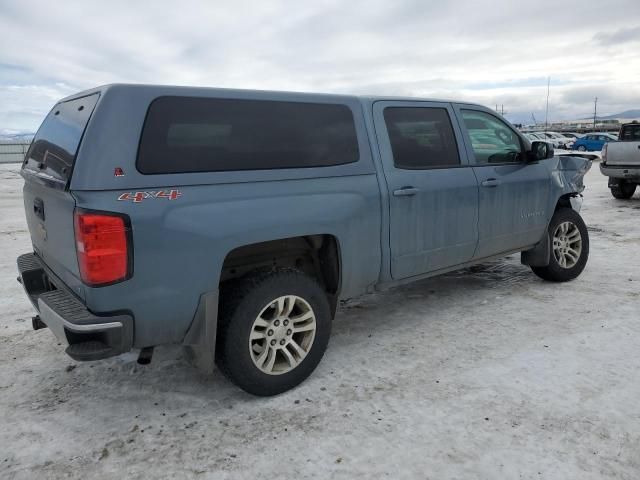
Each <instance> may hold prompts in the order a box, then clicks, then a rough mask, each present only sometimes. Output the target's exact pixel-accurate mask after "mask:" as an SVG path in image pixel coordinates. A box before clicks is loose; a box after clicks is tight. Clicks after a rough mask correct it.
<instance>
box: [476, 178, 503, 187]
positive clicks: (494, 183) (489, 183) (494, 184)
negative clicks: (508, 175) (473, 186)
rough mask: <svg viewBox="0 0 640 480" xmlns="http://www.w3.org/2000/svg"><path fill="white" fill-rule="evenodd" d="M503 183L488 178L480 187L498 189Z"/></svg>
mask: <svg viewBox="0 0 640 480" xmlns="http://www.w3.org/2000/svg"><path fill="white" fill-rule="evenodd" d="M501 183H502V182H501V181H500V180H498V179H497V178H488V179H487V180H485V181H484V182H482V183H481V184H480V185H482V186H483V187H497V186H498V185H500V184H501Z"/></svg>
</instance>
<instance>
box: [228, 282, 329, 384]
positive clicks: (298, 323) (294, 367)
mask: <svg viewBox="0 0 640 480" xmlns="http://www.w3.org/2000/svg"><path fill="white" fill-rule="evenodd" d="M220 314H221V318H220V320H221V323H220V331H219V335H218V345H217V348H216V355H217V362H218V366H219V367H220V369H221V370H222V371H223V372H224V373H225V374H226V375H227V377H228V378H229V379H230V380H231V381H232V382H233V383H235V384H236V385H238V386H239V387H240V388H242V389H243V390H245V391H247V392H249V393H252V394H254V395H261V396H269V395H277V394H279V393H282V392H284V391H286V390H289V389H291V388H293V387H295V386H296V385H298V384H299V383H301V382H302V381H303V380H304V379H306V378H307V377H308V376H309V375H310V374H311V372H313V370H314V369H315V368H316V366H317V365H318V363H319V362H320V360H321V359H322V356H323V354H324V352H325V350H326V348H327V343H328V341H329V334H330V331H331V309H330V307H329V301H328V298H327V295H326V293H325V291H324V290H323V289H322V287H321V286H320V285H319V284H318V282H316V281H315V280H314V279H313V278H311V277H309V276H307V275H305V274H304V273H302V272H299V271H297V270H277V271H272V272H267V273H258V274H255V275H252V276H250V277H248V278H246V279H243V280H242V281H240V282H238V283H236V284H235V285H233V286H229V287H228V288H225V289H223V292H222V298H221V311H220Z"/></svg>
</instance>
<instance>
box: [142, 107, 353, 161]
mask: <svg viewBox="0 0 640 480" xmlns="http://www.w3.org/2000/svg"><path fill="white" fill-rule="evenodd" d="M358 159H359V152H358V140H357V135H356V128H355V123H354V118H353V114H352V112H351V109H350V108H349V107H347V106H346V105H339V104H324V103H298V102H279V101H264V100H236V99H221V98H195V97H160V98H158V99H156V100H154V101H153V103H152V104H151V106H150V107H149V111H148V113H147V118H146V120H145V124H144V128H143V131H142V136H141V139H140V148H139V150H138V159H137V168H138V170H139V171H140V172H141V173H144V174H162V173H184V172H221V171H235V170H264V169H281V168H308V167H328V166H334V165H343V164H347V163H353V162H356V161H358Z"/></svg>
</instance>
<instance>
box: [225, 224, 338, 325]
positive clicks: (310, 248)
mask: <svg viewBox="0 0 640 480" xmlns="http://www.w3.org/2000/svg"><path fill="white" fill-rule="evenodd" d="M342 265H343V260H342V252H341V249H340V242H339V240H338V238H337V237H336V236H335V235H332V234H314V235H301V236H295V237H287V238H281V239H273V240H267V241H263V242H257V243H252V244H247V245H242V246H239V247H236V248H234V249H233V250H231V251H229V252H228V253H227V255H226V256H225V258H224V261H223V264H222V270H221V272H220V286H222V285H223V284H225V283H228V282H232V281H235V280H239V279H241V278H243V277H246V276H248V275H251V274H254V273H256V272H260V271H266V270H275V269H281V268H293V269H296V270H299V271H301V272H303V273H305V274H307V275H309V276H310V277H313V278H315V279H316V280H317V281H318V283H319V284H320V285H321V286H322V287H323V288H324V290H325V292H326V294H327V296H328V298H329V302H330V304H331V308H332V315H333V314H334V313H335V310H336V308H337V303H338V298H339V296H340V289H341V286H342Z"/></svg>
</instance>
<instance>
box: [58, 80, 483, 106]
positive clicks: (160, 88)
mask: <svg viewBox="0 0 640 480" xmlns="http://www.w3.org/2000/svg"><path fill="white" fill-rule="evenodd" d="M109 90H120V91H134V90H141V91H145V92H146V93H149V92H154V94H157V95H158V96H165V95H185V96H186V95H197V96H203V97H215V96H217V94H220V93H224V94H225V96H228V95H229V94H233V93H237V94H238V95H239V96H241V97H245V96H247V95H249V96H254V95H255V96H259V97H262V98H264V97H268V96H269V95H271V94H273V95H278V97H280V98H282V97H283V96H284V97H291V100H295V99H298V100H299V99H303V98H305V97H308V98H309V99H310V100H311V99H315V100H318V99H319V98H324V99H326V100H331V99H335V100H336V101H344V100H345V99H350V100H354V99H355V100H359V101H361V102H364V103H373V102H377V101H385V100H386V101H408V102H418V101H420V102H439V103H463V104H465V105H477V106H482V105H480V104H477V103H473V102H466V101H463V100H452V99H442V98H423V97H410V96H394V95H366V94H364V95H351V94H339V93H321V92H320V93H316V92H295V91H284V90H257V89H236V88H218V87H192V86H178V85H148V84H135V83H111V84H106V85H101V86H98V87H95V88H91V89H88V90H83V91H81V92H78V93H75V94H73V95H69V96H68V97H65V98H63V99H62V100H60V101H61V102H66V101H68V100H73V99H75V98H79V97H84V96H86V95H90V94H92V93H96V92H101V93H106V92H107V91H109Z"/></svg>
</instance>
